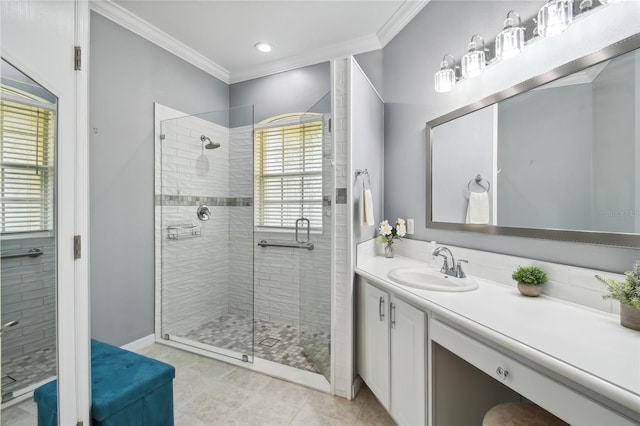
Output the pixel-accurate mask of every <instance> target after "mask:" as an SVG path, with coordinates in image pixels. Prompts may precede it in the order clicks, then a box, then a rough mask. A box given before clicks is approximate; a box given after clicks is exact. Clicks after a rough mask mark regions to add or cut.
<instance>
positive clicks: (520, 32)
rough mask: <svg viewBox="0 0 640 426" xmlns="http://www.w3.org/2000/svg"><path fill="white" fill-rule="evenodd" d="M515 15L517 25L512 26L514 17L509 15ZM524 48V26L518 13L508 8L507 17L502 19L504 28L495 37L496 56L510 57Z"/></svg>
mask: <svg viewBox="0 0 640 426" xmlns="http://www.w3.org/2000/svg"><path fill="white" fill-rule="evenodd" d="M511 14H513V15H515V16H516V17H517V18H518V25H517V26H514V23H515V21H514V19H513V18H511V17H509V15H511ZM523 48H524V27H523V26H522V19H520V15H519V14H518V13H517V12H515V11H513V10H510V11H509V12H508V13H507V19H506V20H505V21H504V29H503V30H502V31H501V32H500V34H498V36H497V37H496V58H497V59H507V58H512V57H514V56H516V55H517V54H519V53H520V51H521V50H522V49H523Z"/></svg>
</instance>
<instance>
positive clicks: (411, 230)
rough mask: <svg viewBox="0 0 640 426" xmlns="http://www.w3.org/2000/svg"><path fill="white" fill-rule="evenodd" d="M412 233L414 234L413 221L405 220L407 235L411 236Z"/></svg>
mask: <svg viewBox="0 0 640 426" xmlns="http://www.w3.org/2000/svg"><path fill="white" fill-rule="evenodd" d="M414 232H415V226H414V222H413V219H407V234H409V235H413V233H414Z"/></svg>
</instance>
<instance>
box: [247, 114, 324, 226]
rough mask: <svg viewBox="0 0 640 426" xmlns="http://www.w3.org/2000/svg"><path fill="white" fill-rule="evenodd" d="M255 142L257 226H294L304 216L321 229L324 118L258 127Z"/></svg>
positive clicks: (311, 224) (312, 224)
mask: <svg viewBox="0 0 640 426" xmlns="http://www.w3.org/2000/svg"><path fill="white" fill-rule="evenodd" d="M288 118H289V119H290V118H291V116H289V117H288ZM255 142H256V144H255V145H256V151H255V152H256V161H255V164H256V212H255V220H256V226H259V227H265V228H284V229H295V222H296V219H299V218H301V217H305V218H307V219H309V221H310V226H311V229H312V230H322V119H321V118H320V119H318V120H317V121H308V122H304V123H295V124H288V125H282V126H272V127H269V128H263V129H258V130H256V132H255Z"/></svg>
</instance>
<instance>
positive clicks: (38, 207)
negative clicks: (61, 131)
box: [0, 99, 55, 233]
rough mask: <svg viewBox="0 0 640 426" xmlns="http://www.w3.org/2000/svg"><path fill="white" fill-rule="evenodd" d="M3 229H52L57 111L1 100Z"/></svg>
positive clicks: (0, 216)
mask: <svg viewBox="0 0 640 426" xmlns="http://www.w3.org/2000/svg"><path fill="white" fill-rule="evenodd" d="M0 122H1V123H0V197H1V201H0V227H1V232H3V233H14V232H33V231H47V230H51V229H53V190H54V189H53V182H54V176H53V167H52V166H53V146H54V138H55V111H53V110H50V109H47V108H42V107H38V106H32V105H27V104H22V103H20V102H14V101H10V100H6V99H2V100H0Z"/></svg>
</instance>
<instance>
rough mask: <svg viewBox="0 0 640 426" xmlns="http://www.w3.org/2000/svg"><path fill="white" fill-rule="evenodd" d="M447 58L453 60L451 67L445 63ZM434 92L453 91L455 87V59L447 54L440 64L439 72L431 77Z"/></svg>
mask: <svg viewBox="0 0 640 426" xmlns="http://www.w3.org/2000/svg"><path fill="white" fill-rule="evenodd" d="M447 56H449V57H451V59H453V61H452V65H449V63H448V62H447ZM433 79H434V87H435V90H436V92H438V93H444V92H448V91H449V90H451V89H453V87H454V86H455V85H456V72H455V58H454V57H453V56H451V55H449V54H446V55H444V57H443V58H442V62H440V71H438V72H437V73H435V75H434V76H433Z"/></svg>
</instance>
